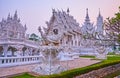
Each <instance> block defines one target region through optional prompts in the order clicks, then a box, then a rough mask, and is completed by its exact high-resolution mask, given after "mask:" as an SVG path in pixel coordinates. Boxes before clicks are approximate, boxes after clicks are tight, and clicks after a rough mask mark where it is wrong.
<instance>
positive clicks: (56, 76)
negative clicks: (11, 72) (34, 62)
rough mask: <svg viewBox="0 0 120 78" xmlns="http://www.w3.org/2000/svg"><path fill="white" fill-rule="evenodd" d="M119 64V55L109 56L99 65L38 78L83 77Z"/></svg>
mask: <svg viewBox="0 0 120 78" xmlns="http://www.w3.org/2000/svg"><path fill="white" fill-rule="evenodd" d="M87 57H88V56H87ZM118 63H120V56H119V55H113V56H107V59H106V60H103V61H102V62H100V63H97V64H93V65H90V66H86V67H83V68H76V69H72V70H68V71H64V72H61V73H60V74H53V75H48V76H40V77H37V78H73V77H75V76H77V75H81V74H84V73H87V72H90V71H92V70H96V69H100V68H103V67H107V66H110V65H114V64H118ZM13 78H35V77H33V76H31V75H29V74H27V73H25V74H23V75H19V76H15V77H13Z"/></svg>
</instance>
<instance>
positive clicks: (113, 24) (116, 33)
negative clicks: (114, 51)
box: [104, 7, 120, 43]
mask: <svg viewBox="0 0 120 78" xmlns="http://www.w3.org/2000/svg"><path fill="white" fill-rule="evenodd" d="M104 25H105V30H106V34H107V35H108V36H109V37H110V39H114V40H115V41H117V42H118V43H120V7H119V11H118V12H117V13H116V14H115V17H112V18H107V20H106V21H105V22H104Z"/></svg>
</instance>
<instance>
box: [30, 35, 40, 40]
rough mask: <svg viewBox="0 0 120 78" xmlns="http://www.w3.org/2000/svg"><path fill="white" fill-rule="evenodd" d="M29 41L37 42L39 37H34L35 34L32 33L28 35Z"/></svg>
mask: <svg viewBox="0 0 120 78" xmlns="http://www.w3.org/2000/svg"><path fill="white" fill-rule="evenodd" d="M29 40H33V41H39V40H40V37H39V36H38V35H36V34H35V33H32V34H31V35H30V38H29Z"/></svg>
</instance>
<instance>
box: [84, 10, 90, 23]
mask: <svg viewBox="0 0 120 78" xmlns="http://www.w3.org/2000/svg"><path fill="white" fill-rule="evenodd" d="M85 21H86V22H89V21H90V18H89V14H88V8H86V18H85Z"/></svg>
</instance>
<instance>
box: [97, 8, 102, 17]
mask: <svg viewBox="0 0 120 78" xmlns="http://www.w3.org/2000/svg"><path fill="white" fill-rule="evenodd" d="M98 17H102V16H101V12H100V8H99V14H98Z"/></svg>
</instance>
